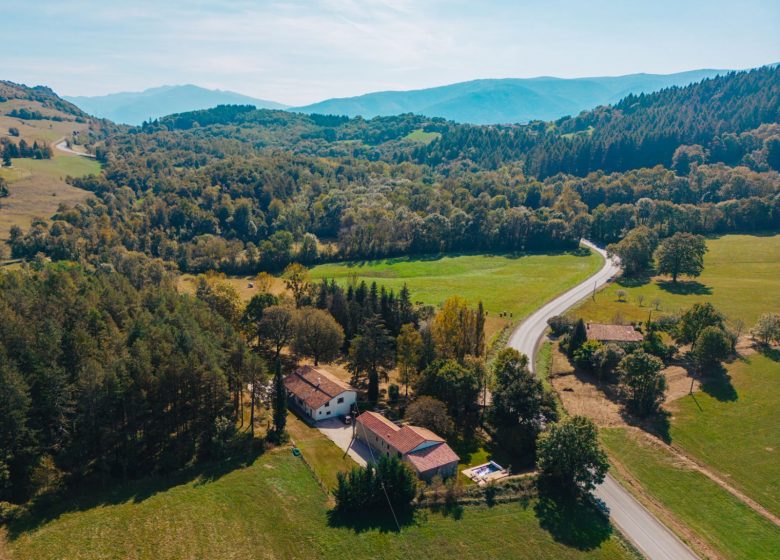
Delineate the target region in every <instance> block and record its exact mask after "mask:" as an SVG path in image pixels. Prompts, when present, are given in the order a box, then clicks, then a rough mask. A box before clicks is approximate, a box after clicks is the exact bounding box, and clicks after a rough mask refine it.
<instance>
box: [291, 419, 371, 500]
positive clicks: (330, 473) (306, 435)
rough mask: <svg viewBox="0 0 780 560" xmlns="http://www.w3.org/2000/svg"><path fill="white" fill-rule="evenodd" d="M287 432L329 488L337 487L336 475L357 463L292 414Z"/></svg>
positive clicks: (318, 476) (320, 433)
mask: <svg viewBox="0 0 780 560" xmlns="http://www.w3.org/2000/svg"><path fill="white" fill-rule="evenodd" d="M287 431H288V432H289V434H290V438H291V439H292V441H293V443H294V444H295V446H296V447H297V448H298V449H300V450H301V453H303V456H304V457H305V458H306V462H307V463H308V464H309V465H310V466H311V468H312V469H313V470H314V472H315V473H316V475H317V478H318V479H319V480H320V481H322V483H323V484H324V485H325V486H326V487H327V488H335V487H336V481H337V478H336V473H338V472H339V471H343V472H347V471H349V470H350V469H352V467H355V466H356V463H355V462H354V461H353V460H352V459H351V458H350V457H349V455H347V454H345V453H344V452H343V451H342V450H341V449H339V448H338V447H337V446H336V444H334V443H333V442H332V441H330V440H329V439H328V438H327V437H325V435H324V434H323V433H322V432H320V431H319V430H317V429H314V428H310V427H308V426H307V425H306V424H305V423H304V422H303V421H302V420H300V419H299V418H298V417H297V416H295V414H293V413H292V412H290V413H288V414H287Z"/></svg>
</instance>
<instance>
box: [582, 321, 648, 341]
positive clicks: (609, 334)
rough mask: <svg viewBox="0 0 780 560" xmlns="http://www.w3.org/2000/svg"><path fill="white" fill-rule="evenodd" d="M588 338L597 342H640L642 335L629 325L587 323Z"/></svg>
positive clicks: (642, 338)
mask: <svg viewBox="0 0 780 560" xmlns="http://www.w3.org/2000/svg"><path fill="white" fill-rule="evenodd" d="M586 332H587V335H588V340H597V341H599V342H605V343H608V342H615V343H617V344H627V343H630V342H642V340H644V336H642V333H641V332H639V331H637V330H636V329H634V327H632V326H631V325H604V324H602V323H588V324H587V325H586Z"/></svg>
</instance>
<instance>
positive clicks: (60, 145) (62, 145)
mask: <svg viewBox="0 0 780 560" xmlns="http://www.w3.org/2000/svg"><path fill="white" fill-rule="evenodd" d="M54 147H55V148H57V149H58V150H59V151H61V152H65V153H66V154H71V155H74V156H84V157H87V158H94V157H95V154H88V153H86V152H77V151H76V150H73V149H71V148H68V143H67V141H66V140H65V139H64V138H63V139H61V140H59V141H57V142H56V143H55V144H54Z"/></svg>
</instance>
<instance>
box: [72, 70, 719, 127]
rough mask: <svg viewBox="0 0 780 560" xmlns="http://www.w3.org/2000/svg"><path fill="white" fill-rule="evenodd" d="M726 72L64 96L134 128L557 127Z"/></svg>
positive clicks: (194, 88)
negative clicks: (324, 119) (328, 118)
mask: <svg viewBox="0 0 780 560" xmlns="http://www.w3.org/2000/svg"><path fill="white" fill-rule="evenodd" d="M726 72H729V70H718V69H701V70H690V71H687V72H678V73H675V74H628V75H625V76H602V77H592V78H555V77H550V76H541V77H537V78H500V79H480V80H472V81H468V82H459V83H455V84H449V85H444V86H438V87H433V88H426V89H418V90H409V91H381V92H374V93H367V94H365V95H359V96H355V97H345V98H334V99H326V100H324V101H320V102H317V103H313V104H310V105H304V106H300V107H290V106H287V105H284V104H282V103H277V102H275V101H268V100H265V99H256V98H253V97H249V96H246V95H242V94H239V93H235V92H231V91H221V90H210V89H206V88H202V87H199V86H195V85H179V86H161V87H157V88H152V89H147V90H145V91H142V92H123V93H113V94H109V95H103V96H95V97H90V96H80V97H70V96H63V99H66V100H67V101H69V102H71V103H73V104H75V105H77V106H78V107H79V108H81V109H83V110H84V111H85V112H87V113H90V114H92V115H94V116H97V117H101V118H107V119H111V120H112V121H114V122H117V123H123V124H133V125H138V124H141V123H142V122H143V121H146V120H151V119H156V118H160V117H163V116H167V115H171V114H175V113H187V112H190V111H197V110H203V109H210V108H212V107H216V106H217V105H253V106H255V107H257V108H259V109H286V110H289V111H295V112H301V113H307V114H314V113H318V114H325V115H344V116H348V117H357V116H360V117H364V118H373V117H378V116H393V115H399V114H403V113H415V114H418V115H423V116H426V117H441V118H445V119H448V120H452V121H455V122H460V123H469V124H508V123H527V122H529V121H534V120H540V121H554V120H557V119H559V118H561V117H564V116H576V115H578V114H579V113H581V112H582V111H585V110H588V109H593V108H595V107H597V106H600V105H609V104H614V103H616V102H618V101H620V100H621V99H623V98H624V97H626V96H627V95H629V94H640V93H652V92H655V91H658V90H661V89H664V88H668V87H671V86H686V85H690V84H692V83H695V82H699V81H701V80H703V79H705V78H712V77H714V76H717V75H719V74H724V73H726Z"/></svg>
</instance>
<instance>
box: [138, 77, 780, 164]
mask: <svg viewBox="0 0 780 560" xmlns="http://www.w3.org/2000/svg"><path fill="white" fill-rule="evenodd" d="M778 122H780V68H778V67H765V68H761V69H757V70H752V71H748V72H734V73H730V74H728V75H725V76H719V77H716V78H712V79H706V80H704V81H702V82H700V83H697V84H693V85H690V86H687V87H672V88H669V89H666V90H663V91H659V92H656V93H652V94H647V95H644V94H643V95H638V96H636V95H630V96H628V97H626V98H625V99H623V100H622V101H620V102H619V103H617V104H616V105H614V106H606V107H599V108H597V109H594V110H592V111H587V112H583V113H582V114H580V115H579V116H577V117H572V118H565V119H561V120H559V121H556V122H541V121H537V122H533V123H530V124H528V125H516V126H473V125H463V124H456V123H452V122H449V121H445V120H443V119H431V118H428V117H423V116H418V115H411V114H405V115H400V116H395V117H377V118H374V119H370V120H365V119H362V118H359V117H358V118H353V119H349V118H346V117H336V116H323V115H303V114H296V113H288V112H283V111H265V110H254V108H253V107H251V106H223V107H217V108H216V109H211V110H204V111H196V112H191V113H183V114H179V115H171V116H169V117H165V118H163V119H160V120H159V121H155V122H154V123H147V124H145V125H144V127H143V129H142V130H143V131H144V132H154V131H158V130H163V129H165V130H194V129H201V130H199V131H197V132H194V134H195V135H197V136H201V137H203V136H208V137H224V138H231V139H240V140H241V141H242V142H245V143H246V142H249V143H251V144H252V145H253V146H254V147H256V148H260V147H277V148H284V149H289V150H292V151H295V152H297V153H302V154H308V155H320V156H329V157H341V156H352V157H360V158H365V159H371V160H376V159H382V160H385V161H390V162H394V163H397V162H403V161H414V162H416V163H421V164H427V165H432V166H434V167H442V166H445V167H446V166H452V165H456V166H460V165H463V164H466V165H477V166H478V167H480V168H482V169H497V168H499V167H501V166H502V165H506V164H508V163H514V162H521V163H523V165H524V170H525V173H526V174H527V175H531V176H537V177H539V178H544V177H548V176H551V175H555V174H556V173H569V174H573V175H579V176H584V175H586V174H588V173H590V172H592V171H596V170H602V171H607V172H612V171H627V170H630V169H637V168H641V167H652V166H654V165H659V164H660V165H664V166H667V167H668V166H671V165H672V159H673V156H674V154H675V151H676V150H677V149H678V148H680V147H681V146H683V151H686V150H687V151H689V152H690V157H693V158H694V159H702V158H704V160H705V161H713V162H723V163H727V164H729V165H735V164H738V163H744V164H747V165H749V166H756V165H758V166H759V167H760V165H761V164H760V162H758V163H757V162H753V161H752V159H751V158H754V157H755V154H753V152H754V151H755V150H757V149H760V148H761V145H762V143H763V141H764V140H765V137H766V134H765V133H764V132H761V131H760V130H757V129H759V128H760V127H761V125H764V124H772V123H778ZM415 131H417V132H416V133H415ZM699 146H700V147H699Z"/></svg>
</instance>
